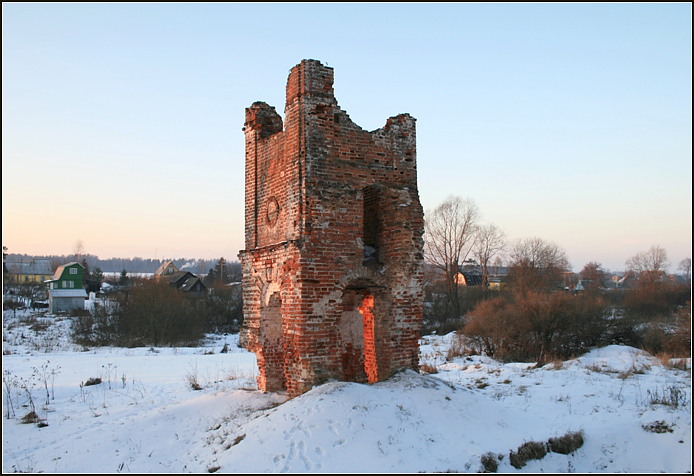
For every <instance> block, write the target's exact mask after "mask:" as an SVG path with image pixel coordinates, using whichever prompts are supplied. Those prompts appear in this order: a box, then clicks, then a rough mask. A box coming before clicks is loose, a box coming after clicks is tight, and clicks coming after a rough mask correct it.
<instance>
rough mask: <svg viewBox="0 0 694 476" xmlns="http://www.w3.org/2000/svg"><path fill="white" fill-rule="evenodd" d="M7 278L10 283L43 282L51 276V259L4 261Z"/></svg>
mask: <svg viewBox="0 0 694 476" xmlns="http://www.w3.org/2000/svg"><path fill="white" fill-rule="evenodd" d="M5 267H6V268H7V280H8V282H9V283H12V284H29V283H43V282H45V281H47V280H49V279H51V277H52V276H53V272H52V271H51V260H48V259H33V258H32V259H27V260H22V261H14V262H7V263H5Z"/></svg>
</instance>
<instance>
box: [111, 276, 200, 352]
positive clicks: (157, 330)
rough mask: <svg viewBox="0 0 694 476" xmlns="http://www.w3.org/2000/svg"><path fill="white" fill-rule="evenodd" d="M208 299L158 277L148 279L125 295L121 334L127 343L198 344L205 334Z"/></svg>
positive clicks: (120, 326) (120, 313)
mask: <svg viewBox="0 0 694 476" xmlns="http://www.w3.org/2000/svg"><path fill="white" fill-rule="evenodd" d="M205 319H206V315H205V302H204V301H202V300H196V299H195V298H191V297H188V296H186V295H184V293H182V292H180V291H178V290H177V289H175V288H173V287H172V286H170V285H169V284H168V283H165V282H160V281H157V280H146V281H143V282H142V284H141V285H139V286H137V287H135V288H133V289H132V290H131V291H129V293H128V294H127V295H126V296H124V298H123V303H122V304H121V306H120V309H119V322H118V325H119V335H120V338H121V339H122V344H124V345H126V346H133V347H139V346H146V345H154V346H160V345H168V346H174V345H195V344H196V343H197V342H199V340H200V339H201V338H202V337H204V329H205Z"/></svg>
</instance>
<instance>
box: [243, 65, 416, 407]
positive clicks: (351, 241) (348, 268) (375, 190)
mask: <svg viewBox="0 0 694 476" xmlns="http://www.w3.org/2000/svg"><path fill="white" fill-rule="evenodd" d="M244 131H245V136H246V193H245V202H246V208H245V247H246V249H245V250H243V251H241V252H240V254H239V258H240V259H241V263H242V266H243V300H244V303H243V304H244V328H243V330H242V336H241V339H242V342H243V343H244V345H245V347H246V348H247V349H248V350H250V351H252V352H254V353H255V354H256V356H257V360H258V366H259V371H260V372H259V376H258V384H259V387H260V389H261V390H264V391H280V390H286V391H287V394H288V395H290V396H296V395H300V394H302V393H304V392H306V391H308V390H310V389H311V388H312V387H313V386H314V385H317V384H320V383H322V382H325V381H326V380H329V379H336V380H342V381H353V382H369V383H373V382H377V381H380V380H383V379H386V378H388V377H390V376H391V375H392V374H393V373H394V372H396V371H398V370H400V369H404V368H411V369H417V368H418V362H419V336H420V335H419V333H420V328H421V323H422V316H423V300H424V294H423V273H422V264H423V253H422V248H423V240H422V234H423V227H424V221H423V220H424V219H423V213H422V207H421V205H420V202H419V194H418V190H417V170H416V140H415V119H414V118H413V117H411V116H410V115H408V114H400V115H398V116H395V117H391V118H389V119H388V121H387V122H386V125H385V126H384V127H383V128H381V129H378V130H375V131H373V132H368V131H365V130H363V129H362V128H360V127H359V126H358V125H356V124H355V123H354V122H352V121H351V119H350V118H349V116H348V115H347V114H346V113H345V112H344V111H343V110H341V109H340V107H339V106H338V104H337V100H336V99H335V96H334V92H333V69H332V68H329V67H327V66H323V65H322V64H321V63H320V62H318V61H315V60H303V61H302V62H301V63H300V64H298V65H296V66H295V67H294V68H293V69H292V70H291V72H290V74H289V79H288V81H287V100H286V106H285V121H284V123H283V121H282V118H281V117H280V116H279V115H278V114H277V112H276V111H275V108H274V107H271V106H269V105H267V104H266V103H264V102H255V103H253V105H251V107H249V108H247V109H246V122H245V127H244Z"/></svg>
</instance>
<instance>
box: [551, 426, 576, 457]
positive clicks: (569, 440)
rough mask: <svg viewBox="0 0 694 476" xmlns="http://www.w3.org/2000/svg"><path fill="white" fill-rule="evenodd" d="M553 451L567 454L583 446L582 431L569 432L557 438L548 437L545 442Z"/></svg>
mask: <svg viewBox="0 0 694 476" xmlns="http://www.w3.org/2000/svg"><path fill="white" fill-rule="evenodd" d="M547 446H548V447H549V450H550V451H551V452H553V453H560V454H563V455H568V454H570V453H573V452H574V451H576V450H577V449H579V448H580V447H581V446H583V431H576V432H569V433H567V434H566V435H564V436H560V437H558V438H550V439H549V441H548V442H547Z"/></svg>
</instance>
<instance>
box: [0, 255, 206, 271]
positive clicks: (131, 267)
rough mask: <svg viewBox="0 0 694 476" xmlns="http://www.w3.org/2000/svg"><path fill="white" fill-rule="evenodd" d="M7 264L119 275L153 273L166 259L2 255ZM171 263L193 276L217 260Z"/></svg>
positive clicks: (191, 260)
mask: <svg viewBox="0 0 694 476" xmlns="http://www.w3.org/2000/svg"><path fill="white" fill-rule="evenodd" d="M3 257H4V259H5V260H6V261H7V262H18V261H24V262H29V261H31V260H32V259H45V260H48V261H50V263H51V270H52V271H55V270H56V269H57V268H58V266H61V265H63V264H65V263H70V262H78V263H80V264H84V263H86V265H87V266H86V267H88V268H89V269H96V268H99V269H101V270H102V272H104V273H120V272H122V271H123V270H126V272H127V273H129V274H133V273H154V272H155V271H156V270H157V268H159V266H161V264H162V263H164V262H165V261H169V260H168V259H154V258H140V257H138V256H136V257H133V258H106V259H102V258H99V257H98V256H95V255H92V254H88V253H87V254H83V253H72V254H68V255H27V254H18V253H6V254H3ZM171 261H173V262H174V264H175V265H176V266H177V267H178V268H179V269H182V268H184V267H185V268H186V269H187V270H190V271H191V272H192V273H194V274H207V273H208V272H209V270H210V269H212V268H213V267H214V266H215V265H216V264H217V261H218V260H217V259H212V260H204V259H197V258H173V259H171Z"/></svg>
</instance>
